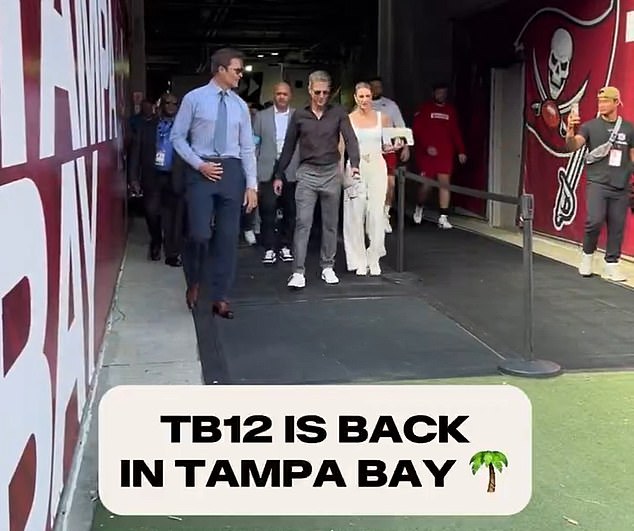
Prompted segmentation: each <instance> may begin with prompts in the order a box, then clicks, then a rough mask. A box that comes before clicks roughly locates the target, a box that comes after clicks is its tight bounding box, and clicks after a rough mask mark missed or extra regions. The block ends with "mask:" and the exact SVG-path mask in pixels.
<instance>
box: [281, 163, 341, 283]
mask: <svg viewBox="0 0 634 531" xmlns="http://www.w3.org/2000/svg"><path fill="white" fill-rule="evenodd" d="M342 185H343V176H342V174H341V172H340V171H339V164H329V165H327V166H316V165H312V164H302V165H300V166H299V168H297V188H296V190H295V207H296V209H297V212H296V217H295V219H296V223H295V238H294V240H293V247H294V249H293V251H294V255H295V260H294V263H293V270H294V272H295V273H300V274H304V272H305V262H306V251H307V248H308V240H309V238H310V231H311V228H312V226H313V215H314V212H315V204H316V203H317V199H318V198H319V200H320V202H321V224H322V234H321V255H320V265H321V267H322V269H323V268H327V267H334V265H335V255H336V253H337V230H338V226H339V202H340V199H341V188H342Z"/></svg>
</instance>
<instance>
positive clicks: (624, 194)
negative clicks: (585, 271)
mask: <svg viewBox="0 0 634 531" xmlns="http://www.w3.org/2000/svg"><path fill="white" fill-rule="evenodd" d="M628 208H629V189H628V188H626V189H624V190H617V189H615V188H611V187H609V186H605V185H603V184H598V183H593V182H589V183H588V186H587V187H586V209H587V217H586V225H585V236H584V239H583V252H584V253H585V254H592V253H594V252H595V251H596V250H597V245H598V242H599V236H600V235H601V229H602V228H603V224H604V223H606V222H607V229H608V231H607V236H608V241H607V244H606V246H605V261H606V262H612V263H614V262H618V261H619V258H620V257H621V246H622V244H623V232H624V229H625V220H626V218H627V210H628Z"/></svg>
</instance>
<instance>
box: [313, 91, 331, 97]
mask: <svg viewBox="0 0 634 531" xmlns="http://www.w3.org/2000/svg"><path fill="white" fill-rule="evenodd" d="M313 94H314V95H315V96H328V94H330V91H329V90H313Z"/></svg>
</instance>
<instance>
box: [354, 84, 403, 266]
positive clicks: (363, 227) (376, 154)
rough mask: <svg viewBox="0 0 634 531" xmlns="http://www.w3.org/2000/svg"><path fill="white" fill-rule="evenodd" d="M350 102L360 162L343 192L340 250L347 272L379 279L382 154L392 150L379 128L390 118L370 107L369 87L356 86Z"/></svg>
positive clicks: (384, 173) (383, 185) (384, 183)
mask: <svg viewBox="0 0 634 531" xmlns="http://www.w3.org/2000/svg"><path fill="white" fill-rule="evenodd" d="M354 100H355V103H356V107H355V109H354V111H352V112H351V113H350V122H351V123H352V127H353V129H354V132H355V134H356V136H357V140H358V142H359V152H360V155H361V162H360V165H359V175H357V176H356V178H355V179H354V184H353V185H352V186H349V187H348V188H346V190H345V193H344V199H343V216H344V219H343V238H344V248H345V251H346V262H347V266H348V270H349V271H356V273H357V275H359V276H365V275H367V274H368V270H369V271H370V275H372V276H379V275H381V267H380V265H379V260H380V259H381V258H382V257H383V256H385V254H386V251H385V220H384V204H385V194H386V191H387V179H388V177H387V166H386V163H385V159H384V158H383V153H386V152H390V151H393V150H394V149H395V148H394V147H393V146H392V145H391V144H390V145H384V144H383V134H382V133H383V128H384V127H389V121H390V119H389V117H388V116H387V115H382V114H381V113H380V112H377V111H375V110H374V109H373V108H372V91H371V89H370V85H369V84H367V83H358V84H357V85H356V87H355V90H354ZM366 234H367V236H368V240H369V245H368V246H367V248H366V243H365V236H366Z"/></svg>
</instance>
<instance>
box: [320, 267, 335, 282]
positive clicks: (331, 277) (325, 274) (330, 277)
mask: <svg viewBox="0 0 634 531" xmlns="http://www.w3.org/2000/svg"><path fill="white" fill-rule="evenodd" d="M321 279H322V280H323V281H324V282H325V283H326V284H339V279H338V278H337V275H335V272H334V271H333V269H332V268H331V267H327V268H326V269H324V270H323V271H322V272H321Z"/></svg>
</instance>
